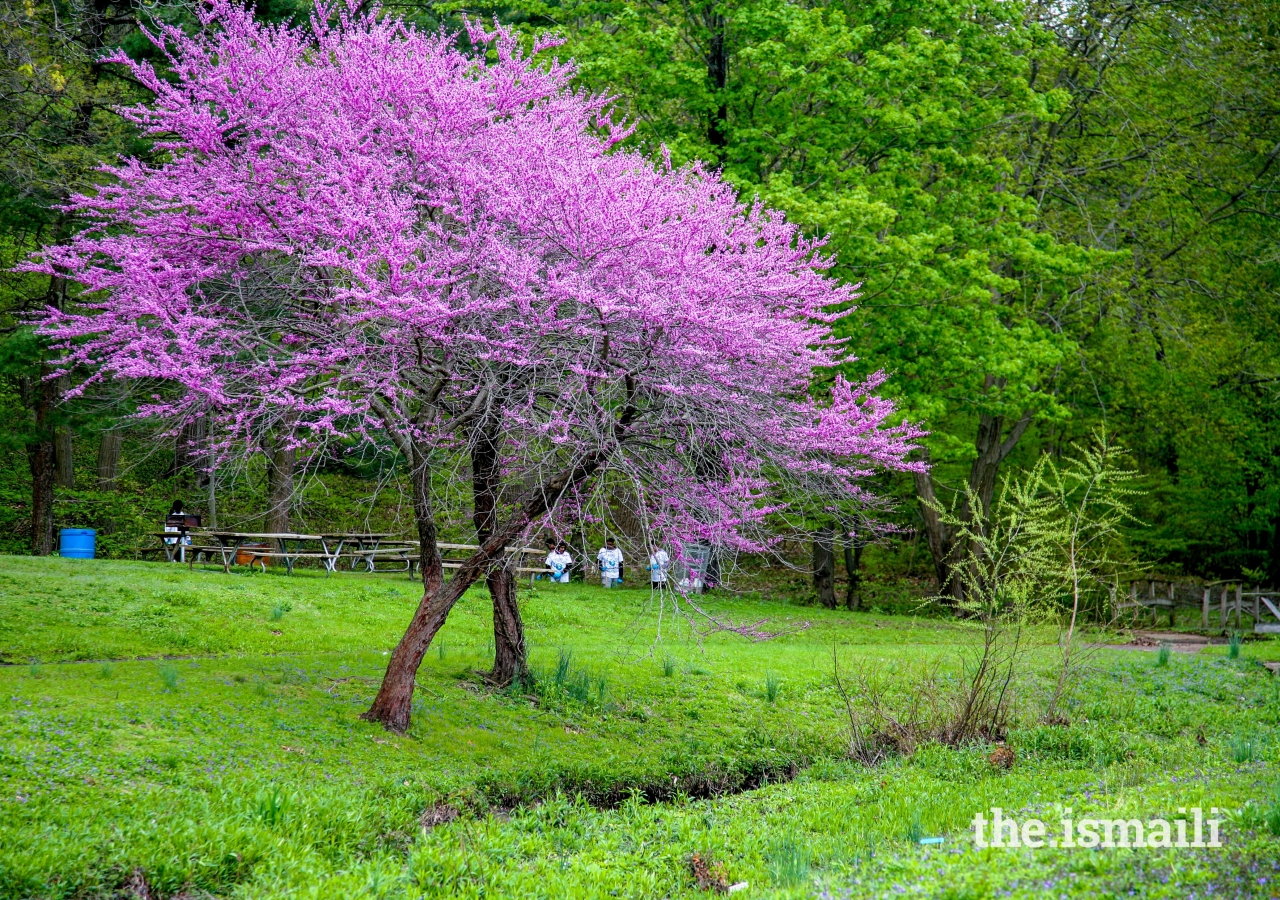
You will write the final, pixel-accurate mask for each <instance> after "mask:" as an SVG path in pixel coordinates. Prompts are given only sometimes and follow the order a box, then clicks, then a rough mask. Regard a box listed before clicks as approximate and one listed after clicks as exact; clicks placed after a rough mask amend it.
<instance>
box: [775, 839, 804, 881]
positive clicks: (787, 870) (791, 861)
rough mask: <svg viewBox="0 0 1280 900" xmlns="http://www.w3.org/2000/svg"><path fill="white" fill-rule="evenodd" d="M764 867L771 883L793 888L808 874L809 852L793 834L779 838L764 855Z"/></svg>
mask: <svg viewBox="0 0 1280 900" xmlns="http://www.w3.org/2000/svg"><path fill="white" fill-rule="evenodd" d="M765 865H766V867H767V868H768V870H769V876H770V877H771V878H772V879H773V883H774V884H776V885H778V886H779V887H794V886H795V885H798V884H800V882H802V881H804V879H805V876H807V875H808V874H809V865H810V860H809V851H808V848H806V847H805V845H804V844H803V843H801V842H800V840H798V839H797V838H796V836H795V835H794V834H786V835H783V836H782V837H781V838H779V839H778V840H777V841H776V842H775V843H774V844H773V846H771V847H770V848H769V850H768V851H767V852H766V853H765Z"/></svg>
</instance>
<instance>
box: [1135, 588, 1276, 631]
mask: <svg viewBox="0 0 1280 900" xmlns="http://www.w3.org/2000/svg"><path fill="white" fill-rule="evenodd" d="M1116 593H1117V594H1120V596H1123V594H1121V593H1120V592H1119V591H1117V592H1116ZM1126 593H1127V594H1128V597H1129V599H1128V601H1127V602H1120V603H1116V604H1115V609H1116V612H1117V614H1118V615H1124V614H1125V613H1126V612H1127V613H1130V614H1133V613H1141V612H1148V613H1150V615H1151V617H1152V618H1153V619H1154V618H1155V617H1156V616H1157V615H1158V614H1159V613H1160V612H1162V611H1167V612H1168V613H1169V624H1170V627H1172V626H1173V624H1174V621H1175V616H1176V615H1177V610H1178V609H1179V608H1184V609H1185V608H1196V607H1199V610H1200V627H1201V628H1204V629H1205V630H1208V629H1209V628H1211V627H1214V626H1216V627H1218V628H1223V629H1226V628H1228V627H1231V628H1234V629H1235V630H1241V629H1242V628H1243V627H1244V619H1245V617H1246V616H1248V618H1249V620H1250V624H1251V625H1252V627H1253V631H1255V632H1257V633H1259V634H1280V590H1276V589H1274V588H1263V587H1258V586H1254V587H1250V586H1248V585H1246V584H1243V583H1242V582H1237V581H1210V582H1207V583H1206V582H1193V581H1187V580H1179V579H1174V578H1158V577H1152V578H1144V579H1140V580H1137V581H1132V582H1130V583H1129V586H1128V591H1127V592H1126ZM1117 599H1118V598H1117Z"/></svg>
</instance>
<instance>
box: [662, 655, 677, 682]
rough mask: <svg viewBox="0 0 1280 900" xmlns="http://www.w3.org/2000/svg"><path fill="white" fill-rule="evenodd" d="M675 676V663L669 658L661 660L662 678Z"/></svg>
mask: <svg viewBox="0 0 1280 900" xmlns="http://www.w3.org/2000/svg"><path fill="white" fill-rule="evenodd" d="M674 674H676V661H675V660H674V659H672V658H671V657H670V656H668V657H666V658H665V659H663V660H662V677H663V678H670V677H671V676H672V675H674Z"/></svg>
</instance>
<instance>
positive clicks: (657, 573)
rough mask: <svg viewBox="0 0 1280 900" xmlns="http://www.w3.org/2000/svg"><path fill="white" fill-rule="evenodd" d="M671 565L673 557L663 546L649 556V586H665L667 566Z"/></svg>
mask: <svg viewBox="0 0 1280 900" xmlns="http://www.w3.org/2000/svg"><path fill="white" fill-rule="evenodd" d="M670 565H671V557H670V556H668V555H667V551H666V550H663V549H661V548H659V549H657V550H655V551H654V552H653V554H652V555H651V556H650V557H649V586H650V587H652V588H655V589H657V588H661V587H665V586H666V584H667V567H668V566H670Z"/></svg>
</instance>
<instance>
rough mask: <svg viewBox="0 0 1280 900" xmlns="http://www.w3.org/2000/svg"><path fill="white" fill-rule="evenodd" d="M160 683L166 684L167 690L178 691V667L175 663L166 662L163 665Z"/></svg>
mask: <svg viewBox="0 0 1280 900" xmlns="http://www.w3.org/2000/svg"><path fill="white" fill-rule="evenodd" d="M160 683H161V684H163V685H164V689H165V690H166V691H169V692H173V691H176V690H177V689H178V667H177V666H175V665H173V663H165V664H164V665H163V666H161V667H160Z"/></svg>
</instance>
